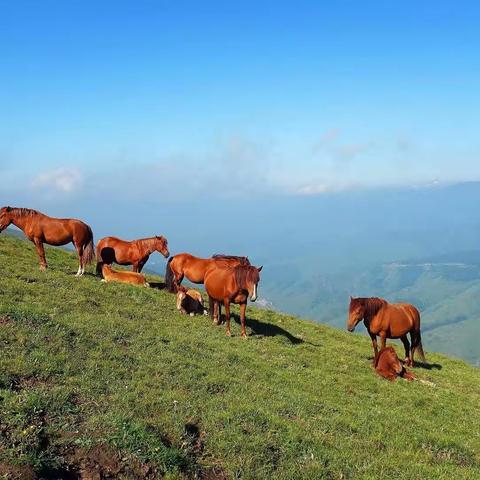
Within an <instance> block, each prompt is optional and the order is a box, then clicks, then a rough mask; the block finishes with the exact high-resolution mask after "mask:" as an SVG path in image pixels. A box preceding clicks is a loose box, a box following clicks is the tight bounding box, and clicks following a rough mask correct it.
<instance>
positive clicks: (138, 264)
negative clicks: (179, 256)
mask: <svg viewBox="0 0 480 480" xmlns="http://www.w3.org/2000/svg"><path fill="white" fill-rule="evenodd" d="M153 252H160V253H161V254H162V255H163V256H164V257H165V258H168V256H169V255H170V252H169V251H168V241H167V239H166V238H165V237H158V236H156V237H151V238H142V239H140V240H132V241H131V242H128V241H126V240H121V239H120V238H117V237H105V238H102V239H101V240H100V241H99V242H98V244H97V275H100V274H101V272H102V266H103V264H107V265H111V264H112V263H113V262H115V263H118V264H119V265H132V270H133V271H134V272H138V273H140V272H141V271H142V268H143V266H144V265H145V264H146V263H147V260H148V258H149V257H150V255H151V254H152V253H153Z"/></svg>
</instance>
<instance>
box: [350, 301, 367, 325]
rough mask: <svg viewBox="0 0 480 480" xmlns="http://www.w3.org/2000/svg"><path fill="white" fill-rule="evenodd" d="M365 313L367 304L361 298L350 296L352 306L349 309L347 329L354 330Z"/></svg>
mask: <svg viewBox="0 0 480 480" xmlns="http://www.w3.org/2000/svg"><path fill="white" fill-rule="evenodd" d="M364 315H365V304H364V302H363V299H361V298H353V297H350V307H349V309H348V320H347V330H348V331H349V332H353V331H354V330H355V327H356V326H357V325H358V322H360V321H361V320H362V319H363V317H364Z"/></svg>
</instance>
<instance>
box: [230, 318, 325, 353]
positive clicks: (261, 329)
mask: <svg viewBox="0 0 480 480" xmlns="http://www.w3.org/2000/svg"><path fill="white" fill-rule="evenodd" d="M230 317H231V318H232V319H233V320H234V321H235V323H237V324H239V325H240V316H239V315H237V314H230ZM246 325H247V327H249V328H250V329H251V330H252V335H251V336H252V337H254V336H258V337H276V336H277V335H281V336H283V337H285V338H286V339H287V340H289V341H290V343H291V344H293V345H299V344H301V343H309V344H310V342H306V341H305V340H303V339H302V338H298V337H295V335H292V334H291V333H290V332H289V331H288V330H285V329H284V328H282V327H279V326H278V325H275V324H273V323H267V322H259V321H258V320H255V319H254V318H247V319H246ZM311 345H314V344H313V343H312V344H311ZM314 346H318V345H314Z"/></svg>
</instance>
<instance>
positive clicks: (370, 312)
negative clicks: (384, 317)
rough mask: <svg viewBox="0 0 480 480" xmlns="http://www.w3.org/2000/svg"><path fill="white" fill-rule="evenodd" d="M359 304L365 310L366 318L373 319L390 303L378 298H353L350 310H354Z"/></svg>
mask: <svg viewBox="0 0 480 480" xmlns="http://www.w3.org/2000/svg"><path fill="white" fill-rule="evenodd" d="M358 304H360V305H362V307H363V308H364V314H363V316H364V318H371V317H373V316H375V315H376V314H377V313H378V311H379V310H380V309H381V308H382V307H384V306H385V305H387V304H388V302H387V301H386V300H384V299H383V298H378V297H366V298H353V299H352V301H351V303H350V310H353V308H355V306H356V305H358Z"/></svg>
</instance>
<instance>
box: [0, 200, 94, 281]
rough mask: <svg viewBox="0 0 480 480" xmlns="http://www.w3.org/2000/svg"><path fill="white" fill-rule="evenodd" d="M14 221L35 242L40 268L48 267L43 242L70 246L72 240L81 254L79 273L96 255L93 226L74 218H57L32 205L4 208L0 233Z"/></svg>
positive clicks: (0, 212) (2, 209)
mask: <svg viewBox="0 0 480 480" xmlns="http://www.w3.org/2000/svg"><path fill="white" fill-rule="evenodd" d="M11 223H13V224H14V225H15V226H16V227H18V228H19V229H20V230H23V233H25V236H26V237H27V238H28V239H29V240H30V241H32V242H33V243H34V244H35V248H36V249H37V254H38V257H39V259H40V270H42V271H43V270H46V269H47V267H48V264H47V260H46V258H45V249H44V248H43V244H44V243H47V244H48V245H54V246H59V245H66V244H67V243H70V242H72V243H73V245H74V246H75V249H76V250H77V253H78V258H79V266H78V271H77V274H76V276H77V277H79V276H81V275H83V274H84V272H85V266H86V265H87V264H89V263H91V262H92V260H93V258H94V245H93V233H92V229H91V228H90V226H89V225H87V224H86V223H84V222H82V221H81V220H76V219H74V218H54V217H49V216H47V215H44V214H43V213H40V212H38V211H37V210H32V209H30V208H13V207H3V208H1V209H0V232H1V231H2V230H4V229H5V228H7V227H8V226H9V225H10V224H11Z"/></svg>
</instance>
